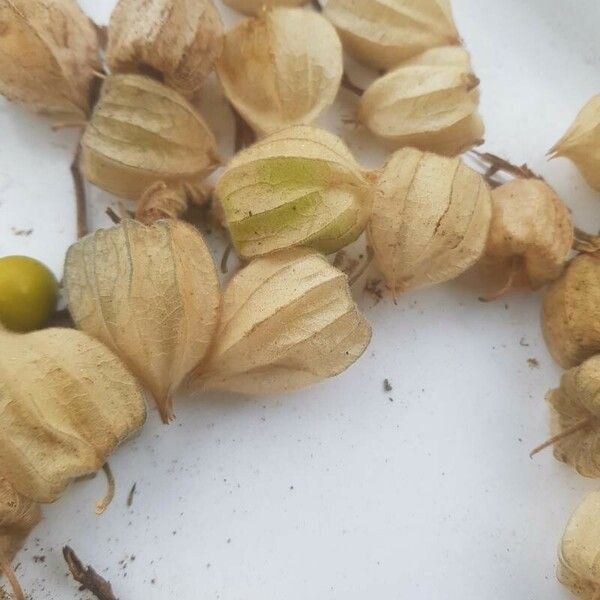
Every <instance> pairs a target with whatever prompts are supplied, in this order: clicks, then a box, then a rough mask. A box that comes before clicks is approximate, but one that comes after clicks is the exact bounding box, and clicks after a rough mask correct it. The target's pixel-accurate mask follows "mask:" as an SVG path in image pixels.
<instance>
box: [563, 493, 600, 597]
mask: <svg viewBox="0 0 600 600" xmlns="http://www.w3.org/2000/svg"><path fill="white" fill-rule="evenodd" d="M599 558H600V490H599V491H595V492H592V493H591V494H588V495H587V496H586V497H585V498H584V500H583V502H582V503H581V504H580V505H579V506H578V507H577V509H576V510H575V512H574V513H573V515H572V516H571V518H570V519H569V522H568V524H567V527H566V529H565V533H564V534H563V538H562V540H561V543H560V547H559V551H558V561H559V564H558V570H557V576H558V580H559V581H560V582H561V583H562V584H563V585H564V586H566V587H567V588H568V589H569V590H570V591H571V592H572V593H573V594H575V596H577V598H579V599H580V600H597V598H598V594H600V560H599Z"/></svg>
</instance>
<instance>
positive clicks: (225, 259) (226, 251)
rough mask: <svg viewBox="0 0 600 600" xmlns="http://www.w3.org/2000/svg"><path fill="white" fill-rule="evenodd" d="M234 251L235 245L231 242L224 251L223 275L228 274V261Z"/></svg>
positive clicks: (222, 261)
mask: <svg viewBox="0 0 600 600" xmlns="http://www.w3.org/2000/svg"><path fill="white" fill-rule="evenodd" d="M232 250H233V244H232V243H231V242H229V244H227V247H226V248H225V250H224V251H223V256H222V258H221V273H223V275H225V273H227V261H228V260H229V255H230V254H231V251H232Z"/></svg>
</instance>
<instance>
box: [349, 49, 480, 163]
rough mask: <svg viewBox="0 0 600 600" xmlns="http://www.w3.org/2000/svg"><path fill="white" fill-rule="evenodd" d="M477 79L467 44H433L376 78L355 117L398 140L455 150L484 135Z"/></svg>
mask: <svg viewBox="0 0 600 600" xmlns="http://www.w3.org/2000/svg"><path fill="white" fill-rule="evenodd" d="M478 85H479V80H478V79H477V77H476V76H475V75H474V74H473V71H472V69H471V62H470V57H469V54H468V52H467V51H466V50H464V49H463V48H459V47H448V46H445V47H442V48H434V49H432V50H429V51H427V52H425V53H423V54H421V55H419V56H417V57H416V58H414V59H412V60H409V61H407V62H406V63H403V64H402V65H401V66H399V67H397V68H396V69H395V70H393V71H391V72H390V73H388V74H387V75H384V76H383V77H381V78H379V79H377V80H376V81H375V82H374V83H373V84H372V85H371V86H370V87H369V88H368V89H367V90H366V92H365V93H364V94H363V96H362V97H361V99H360V103H359V106H358V119H359V121H360V122H362V123H364V124H365V125H366V126H367V128H368V129H369V130H371V131H372V132H373V133H374V134H376V135H378V136H379V137H382V138H385V139H389V140H392V141H394V142H396V143H397V144H398V145H401V146H413V147H416V148H420V149H421V150H428V151H431V152H437V153H438V154H446V155H449V156H456V155H457V154H461V153H462V152H464V151H465V150H466V149H468V148H470V147H472V146H474V145H476V144H479V143H481V142H482V141H483V135H484V126H483V122H482V120H481V117H480V116H479V114H478V112H477V110H478V105H479V91H478Z"/></svg>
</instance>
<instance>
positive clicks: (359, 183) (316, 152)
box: [216, 126, 373, 258]
mask: <svg viewBox="0 0 600 600" xmlns="http://www.w3.org/2000/svg"><path fill="white" fill-rule="evenodd" d="M216 195H217V197H218V199H219V200H220V202H221V203H222V205H223V209H224V212H225V218H226V219H227V224H228V227H229V231H230V234H231V239H232V242H233V244H234V246H235V249H236V251H237V253H238V254H239V255H240V256H241V257H242V258H252V257H256V256H261V255H264V254H268V253H271V252H275V251H277V250H281V249H284V248H290V247H292V246H310V247H312V248H315V249H317V250H319V251H321V252H324V253H331V252H336V251H337V250H339V249H340V248H343V247H344V246H346V245H348V244H349V243H351V242H353V241H354V240H355V239H356V238H357V237H358V236H359V235H360V234H361V233H362V231H363V230H364V228H365V225H366V222H367V219H368V217H369V213H370V210H371V204H372V199H373V186H372V184H371V182H370V181H369V179H368V178H367V177H366V176H365V174H364V173H363V171H362V170H361V168H360V166H359V165H358V164H357V162H356V161H355V160H354V158H353V156H352V154H351V153H350V151H349V150H348V148H346V146H345V145H344V143H343V142H342V141H341V140H340V139H339V138H337V137H336V136H334V135H332V134H331V133H329V132H327V131H324V130H322V129H317V128H314V127H307V126H296V127H290V128H288V129H285V130H282V131H280V132H277V133H276V134H273V135H271V136H270V137H268V138H265V139H264V140H262V141H260V142H258V143H257V144H255V145H254V146H252V147H250V148H248V149H247V150H245V151H243V152H240V153H239V154H237V155H236V156H235V157H234V158H233V160H232V161H231V162H230V164H229V165H228V167H227V169H226V170H225V172H224V173H223V175H222V176H221V178H220V179H219V181H218V182H217V186H216Z"/></svg>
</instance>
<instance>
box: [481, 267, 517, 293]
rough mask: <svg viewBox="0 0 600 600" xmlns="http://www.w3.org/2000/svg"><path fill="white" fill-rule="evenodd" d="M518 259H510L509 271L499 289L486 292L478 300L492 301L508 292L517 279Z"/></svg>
mask: <svg viewBox="0 0 600 600" xmlns="http://www.w3.org/2000/svg"><path fill="white" fill-rule="evenodd" d="M520 264H521V263H520V260H519V259H517V258H516V259H514V260H513V261H512V264H511V267H510V271H509V272H508V277H507V279H506V282H505V284H504V285H503V286H502V287H501V288H500V289H499V290H496V291H495V292H492V293H490V294H487V295H485V296H480V297H479V301H480V302H493V301H494V300H498V299H499V298H502V296H504V295H505V294H507V293H508V292H510V290H511V289H512V287H513V285H514V284H515V280H516V279H517V275H518V274H519V270H520V269H519V267H520Z"/></svg>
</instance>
